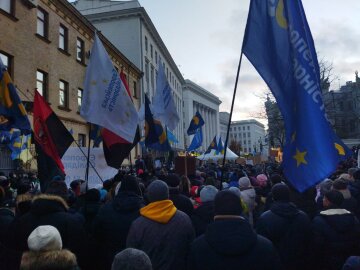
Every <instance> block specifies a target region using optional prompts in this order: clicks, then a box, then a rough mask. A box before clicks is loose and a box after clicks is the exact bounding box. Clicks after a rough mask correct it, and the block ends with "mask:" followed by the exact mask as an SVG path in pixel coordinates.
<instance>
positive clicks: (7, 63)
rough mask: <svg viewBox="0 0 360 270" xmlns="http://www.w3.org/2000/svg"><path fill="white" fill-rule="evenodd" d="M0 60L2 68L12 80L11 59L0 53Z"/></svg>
mask: <svg viewBox="0 0 360 270" xmlns="http://www.w3.org/2000/svg"><path fill="white" fill-rule="evenodd" d="M0 58H1V61H2V62H3V64H4V66H5V67H6V69H7V71H8V72H9V74H10V76H11V78H12V79H14V77H13V72H12V71H13V66H12V62H13V61H12V60H13V57H12V56H11V55H9V54H7V53H4V52H0Z"/></svg>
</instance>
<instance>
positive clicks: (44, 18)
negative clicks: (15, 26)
mask: <svg viewBox="0 0 360 270" xmlns="http://www.w3.org/2000/svg"><path fill="white" fill-rule="evenodd" d="M36 33H37V34H38V35H40V36H42V37H44V38H47V37H48V14H47V12H46V11H45V10H43V9H42V8H38V10H37V30H36Z"/></svg>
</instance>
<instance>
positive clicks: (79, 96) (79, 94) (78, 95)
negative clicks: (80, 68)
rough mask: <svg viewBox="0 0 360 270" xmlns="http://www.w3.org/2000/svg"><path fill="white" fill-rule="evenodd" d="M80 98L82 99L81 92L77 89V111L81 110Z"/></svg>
mask: <svg viewBox="0 0 360 270" xmlns="http://www.w3.org/2000/svg"><path fill="white" fill-rule="evenodd" d="M82 97H83V90H82V89H81V88H78V90H77V104H78V111H80V108H81V104H82Z"/></svg>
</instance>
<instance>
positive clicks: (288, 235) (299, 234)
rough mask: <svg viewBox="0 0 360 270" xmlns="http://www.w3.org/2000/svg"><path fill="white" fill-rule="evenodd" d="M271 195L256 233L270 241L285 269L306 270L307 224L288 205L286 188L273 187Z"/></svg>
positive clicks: (303, 218)
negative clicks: (271, 202) (269, 203)
mask: <svg viewBox="0 0 360 270" xmlns="http://www.w3.org/2000/svg"><path fill="white" fill-rule="evenodd" d="M271 192H272V195H273V200H274V203H273V204H272V205H271V207H270V210H268V211H266V212H264V213H263V214H262V215H261V216H260V218H259V219H258V221H257V223H256V232H257V233H258V234H260V235H262V236H264V237H266V238H267V239H269V240H271V242H272V243H273V244H274V246H275V247H276V249H277V251H278V252H279V255H280V258H281V261H282V264H283V265H284V268H285V269H288V270H292V269H299V270H300V269H307V268H306V265H305V259H306V253H305V252H306V249H307V247H308V244H309V240H310V236H311V221H310V219H309V217H308V216H307V215H306V214H305V213H304V212H302V211H300V210H299V209H298V208H297V207H296V206H295V205H294V204H293V203H291V202H290V191H289V188H288V186H287V185H286V184H283V183H280V184H276V185H274V186H273V187H272V189H271Z"/></svg>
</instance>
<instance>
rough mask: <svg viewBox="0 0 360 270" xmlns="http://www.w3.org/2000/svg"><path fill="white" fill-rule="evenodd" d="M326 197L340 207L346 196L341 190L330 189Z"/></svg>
mask: <svg viewBox="0 0 360 270" xmlns="http://www.w3.org/2000/svg"><path fill="white" fill-rule="evenodd" d="M325 198H326V199H327V200H328V201H329V202H330V203H331V204H332V205H334V206H337V207H340V206H341V205H342V203H343V202H344V196H343V195H342V193H341V192H340V191H337V190H334V189H332V190H330V191H328V192H326V193H325Z"/></svg>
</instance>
